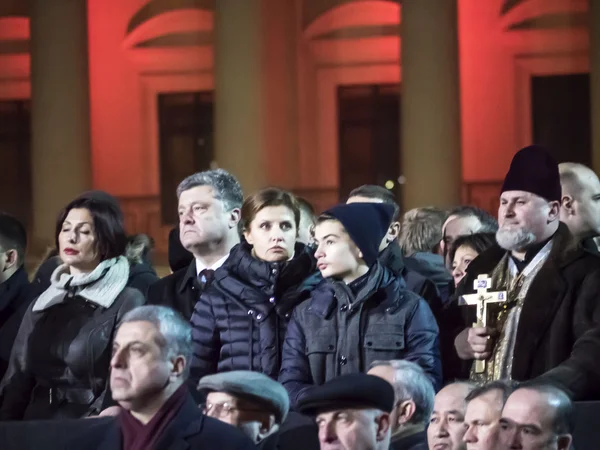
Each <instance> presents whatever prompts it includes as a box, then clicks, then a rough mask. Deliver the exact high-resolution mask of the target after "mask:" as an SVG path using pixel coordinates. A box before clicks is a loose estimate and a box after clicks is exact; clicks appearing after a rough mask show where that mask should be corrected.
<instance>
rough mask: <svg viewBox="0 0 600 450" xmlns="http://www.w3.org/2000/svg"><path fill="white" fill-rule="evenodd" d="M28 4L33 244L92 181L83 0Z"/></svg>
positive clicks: (49, 236) (43, 239)
mask: <svg viewBox="0 0 600 450" xmlns="http://www.w3.org/2000/svg"><path fill="white" fill-rule="evenodd" d="M30 4H31V8H30V10H31V99H32V111H31V120H32V123H31V133H32V141H31V161H32V191H33V217H34V223H33V242H32V244H33V246H34V247H38V246H42V245H48V244H50V243H52V242H53V239H54V226H55V220H56V216H57V213H58V212H59V211H60V209H61V208H62V207H64V206H65V205H66V204H67V203H68V202H69V201H70V200H72V199H73V198H74V197H75V196H76V195H78V194H79V193H81V192H82V191H85V190H87V189H89V187H90V184H91V168H90V104H89V78H88V45H87V43H88V36H87V1H82V0H53V1H50V2H49V1H48V0H31V3H30ZM38 248H39V247H38Z"/></svg>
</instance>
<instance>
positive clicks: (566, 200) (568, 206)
mask: <svg viewBox="0 0 600 450" xmlns="http://www.w3.org/2000/svg"><path fill="white" fill-rule="evenodd" d="M573 202H574V200H573V197H571V196H570V195H563V196H562V198H561V199H560V205H561V207H562V208H563V209H564V210H565V211H567V214H568V215H570V216H572V215H573V214H574V213H575V211H574V209H573Z"/></svg>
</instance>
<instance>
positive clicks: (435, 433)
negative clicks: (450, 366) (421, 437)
mask: <svg viewBox="0 0 600 450" xmlns="http://www.w3.org/2000/svg"><path fill="white" fill-rule="evenodd" d="M473 389H474V385H472V384H470V383H452V384H449V385H448V386H446V387H445V388H443V389H442V390H441V391H440V392H438V393H437V395H436V396H435V401H434V403H433V412H432V414H431V420H430V421H429V428H427V442H428V443H429V450H437V449H441V448H443V449H444V450H465V449H466V444H465V442H464V436H465V432H466V431H467V427H466V425H465V413H466V410H467V400H466V399H467V396H468V395H469V394H470V393H471V391H472V390H473Z"/></svg>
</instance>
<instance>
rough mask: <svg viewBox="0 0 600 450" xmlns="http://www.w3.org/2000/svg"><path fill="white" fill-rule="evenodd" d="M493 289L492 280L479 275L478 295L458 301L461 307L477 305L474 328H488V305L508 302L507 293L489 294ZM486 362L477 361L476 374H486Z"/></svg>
mask: <svg viewBox="0 0 600 450" xmlns="http://www.w3.org/2000/svg"><path fill="white" fill-rule="evenodd" d="M491 287H492V279H491V278H490V277H489V276H487V275H485V274H482V275H479V276H478V277H477V279H476V280H475V281H474V282H473V289H475V290H476V291H477V294H469V295H463V296H462V297H460V298H459V299H458V304H459V305H475V306H476V308H477V322H476V323H474V324H473V327H483V328H485V327H487V324H488V320H489V311H488V305H489V304H491V303H504V302H505V301H506V291H498V292H488V289H491ZM485 366H486V362H485V361H483V360H476V361H475V373H484V372H485Z"/></svg>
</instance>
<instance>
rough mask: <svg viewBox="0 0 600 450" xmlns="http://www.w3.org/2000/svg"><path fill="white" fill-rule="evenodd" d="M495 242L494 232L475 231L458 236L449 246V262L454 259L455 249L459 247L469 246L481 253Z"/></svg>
mask: <svg viewBox="0 0 600 450" xmlns="http://www.w3.org/2000/svg"><path fill="white" fill-rule="evenodd" d="M495 243H496V235H495V234H494V233H475V234H466V235H464V236H459V237H457V238H456V240H455V241H454V242H453V243H452V247H450V252H449V254H448V255H449V257H450V262H452V261H454V255H455V254H456V250H458V249H459V248H460V247H463V246H464V247H469V248H472V249H473V250H475V251H476V252H477V254H478V255H479V254H481V253H483V252H484V251H486V250H487V249H488V248H490V247H491V246H493V245H494V244H495Z"/></svg>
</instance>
